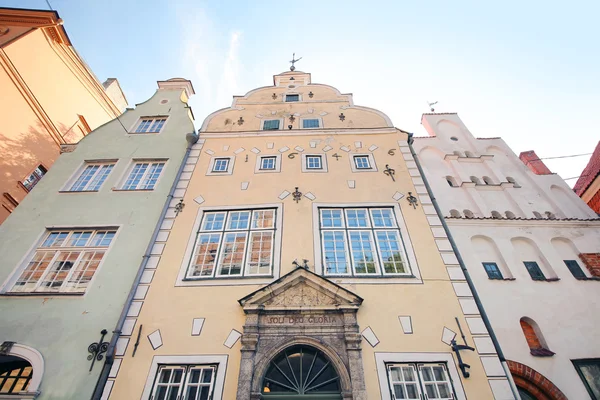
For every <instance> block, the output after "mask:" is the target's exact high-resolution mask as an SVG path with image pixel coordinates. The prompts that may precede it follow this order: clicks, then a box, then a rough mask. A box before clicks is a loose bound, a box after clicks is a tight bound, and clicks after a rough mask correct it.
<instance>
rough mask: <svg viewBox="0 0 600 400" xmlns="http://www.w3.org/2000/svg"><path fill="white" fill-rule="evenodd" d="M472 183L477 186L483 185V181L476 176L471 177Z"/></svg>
mask: <svg viewBox="0 0 600 400" xmlns="http://www.w3.org/2000/svg"><path fill="white" fill-rule="evenodd" d="M471 182H473V183H474V184H476V185H481V181H480V180H479V178H478V177H476V176H471Z"/></svg>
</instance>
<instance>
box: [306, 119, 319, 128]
mask: <svg viewBox="0 0 600 400" xmlns="http://www.w3.org/2000/svg"><path fill="white" fill-rule="evenodd" d="M318 127H319V120H318V119H316V118H315V119H303V120H302V128H304V129H310V128H318Z"/></svg>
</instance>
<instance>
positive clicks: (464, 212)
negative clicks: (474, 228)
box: [463, 209, 475, 218]
mask: <svg viewBox="0 0 600 400" xmlns="http://www.w3.org/2000/svg"><path fill="white" fill-rule="evenodd" d="M463 214H465V218H475V215H474V214H473V211H471V210H466V209H465V210H463Z"/></svg>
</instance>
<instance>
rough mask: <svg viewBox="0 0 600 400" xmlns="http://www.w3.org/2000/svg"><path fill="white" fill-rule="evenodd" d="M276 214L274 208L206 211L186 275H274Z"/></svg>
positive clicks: (210, 276) (189, 277) (219, 276)
mask: <svg viewBox="0 0 600 400" xmlns="http://www.w3.org/2000/svg"><path fill="white" fill-rule="evenodd" d="M275 218H276V210H275V209H273V208H268V209H255V210H235V211H210V212H205V213H204V215H203V216H202V222H201V224H200V229H199V231H198V234H197V237H196V243H195V247H194V253H193V256H192V259H191V260H190V264H189V267H188V270H187V274H186V278H187V279H197V278H215V277H217V278H227V277H242V276H265V275H266V276H268V275H271V274H272V273H273V246H274V239H275Z"/></svg>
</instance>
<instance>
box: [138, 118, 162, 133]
mask: <svg viewBox="0 0 600 400" xmlns="http://www.w3.org/2000/svg"><path fill="white" fill-rule="evenodd" d="M165 122H167V117H142V118H141V119H140V122H139V123H138V125H137V127H136V128H135V131H134V132H133V133H160V131H161V130H162V128H163V126H165Z"/></svg>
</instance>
